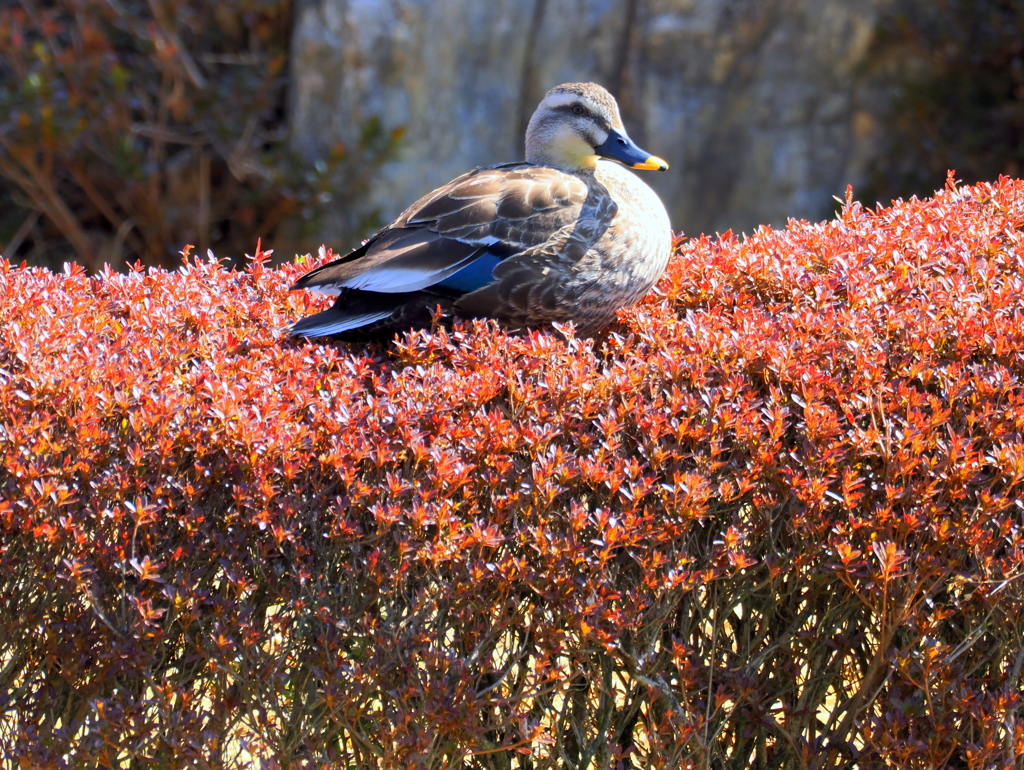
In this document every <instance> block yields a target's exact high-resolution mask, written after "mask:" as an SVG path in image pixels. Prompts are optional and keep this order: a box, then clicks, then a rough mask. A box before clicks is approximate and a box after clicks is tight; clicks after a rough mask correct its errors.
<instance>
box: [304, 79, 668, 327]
mask: <svg viewBox="0 0 1024 770" xmlns="http://www.w3.org/2000/svg"><path fill="white" fill-rule="evenodd" d="M525 158H526V159H525V161H522V162H513V163H502V164H498V165H493V166H487V167H480V168H476V169H474V170H472V171H469V172H468V173H465V174H463V175H462V176H459V177H457V178H456V179H454V180H452V181H451V182H449V183H448V184H446V185H444V186H442V187H439V188H438V189H436V190H434V191H433V192H430V193H428V194H427V195H424V196H423V197H422V198H420V199H419V200H417V201H416V202H415V203H413V204H412V205H411V206H409V208H407V209H406V210H405V211H404V212H403V213H402V215H401V216H399V217H398V219H396V220H395V221H394V222H392V223H391V224H390V225H388V226H387V227H385V228H384V229H382V230H380V231H379V232H377V233H375V234H374V235H372V236H371V237H370V238H369V239H368V240H366V241H365V242H364V243H363V244H362V245H361V246H360V247H359V248H357V249H355V250H354V251H352V252H350V253H348V254H346V255H345V256H343V257H341V258H339V259H337V260H335V261H333V262H330V263H329V264H326V265H323V266H321V267H318V268H316V269H315V270H312V271H311V272H308V273H306V274H305V275H303V276H302V277H301V278H299V279H298V280H297V281H296V282H295V284H294V285H293V286H292V287H291V288H292V290H301V289H310V290H314V291H318V292H323V293H326V294H330V295H334V296H335V297H336V299H335V301H334V304H333V305H332V306H331V307H330V308H328V309H327V310H324V311H323V312H320V313H317V314H315V315H311V316H308V317H306V318H303V319H301V320H299V321H298V322H296V323H295V324H293V325H292V326H291V327H290V329H289V333H290V334H291V335H293V336H300V337H332V338H338V339H342V340H345V339H367V338H373V337H380V336H384V335H388V334H394V333H395V332H397V331H401V330H403V329H410V328H417V327H420V328H422V327H425V326H429V325H430V323H431V321H432V318H433V317H434V313H435V312H436V311H437V309H438V307H440V308H441V310H442V311H443V312H447V313H454V314H455V315H458V316H460V317H470V318H490V319H494V320H495V321H497V322H498V323H499V325H501V326H503V327H507V328H509V329H517V330H519V329H525V328H532V327H537V326H544V325H550V324H553V323H558V324H565V323H572V324H573V325H574V327H575V330H576V333H577V334H578V335H590V336H592V335H594V334H595V333H597V332H599V331H600V330H601V329H603V328H604V327H605V326H607V325H608V324H609V323H610V322H611V321H613V320H614V319H615V315H616V311H617V310H619V309H620V308H622V307H626V306H628V305H631V304H634V303H635V302H637V301H638V300H639V299H640V298H641V297H642V296H643V295H644V294H646V293H647V291H648V290H649V289H650V288H651V287H652V286H653V285H654V283H655V282H656V281H657V280H658V278H659V276H660V275H661V274H662V272H663V271H664V269H665V267H666V265H667V264H668V260H669V256H670V254H671V251H672V227H671V225H670V223H669V217H668V213H667V212H666V211H665V206H664V204H663V203H662V201H661V199H660V198H659V197H658V195H657V194H656V193H655V192H654V191H653V190H652V189H651V188H650V187H649V186H648V185H647V184H645V183H644V182H643V180H641V179H640V178H639V177H638V176H637V175H636V174H634V173H633V171H632V170H631V169H645V170H658V171H666V170H667V169H668V163H666V162H665V161H664V160H662V159H661V158H659V157H657V156H654V155H651V154H650V153H648V152H646V151H644V150H641V149H640V148H639V147H638V146H637V145H636V143H634V142H633V140H632V139H630V138H629V135H628V134H627V132H626V129H625V127H624V126H623V124H622V117H621V115H620V114H619V107H618V104H617V103H616V101H615V98H614V97H613V96H612V95H611V94H610V93H609V92H608V91H607V90H606V89H605V88H603V87H602V86H600V85H598V84H596V83H564V84H562V85H559V86H555V87H554V88H552V89H551V90H550V91H548V92H547V94H545V96H544V98H543V99H542V100H541V102H540V105H539V106H538V107H537V109H536V111H535V112H534V113H533V116H532V117H531V118H530V121H529V124H528V126H527V129H526V155H525Z"/></svg>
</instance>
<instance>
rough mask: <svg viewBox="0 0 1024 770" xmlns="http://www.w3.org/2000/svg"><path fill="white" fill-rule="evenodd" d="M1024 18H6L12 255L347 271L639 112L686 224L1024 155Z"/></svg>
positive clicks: (857, 3) (605, 12) (1015, 172)
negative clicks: (540, 118)
mask: <svg viewBox="0 0 1024 770" xmlns="http://www.w3.org/2000/svg"><path fill="white" fill-rule="evenodd" d="M1022 41H1024V0H488V1H487V2H480V0H234V1H232V2H217V3H210V2H206V0H0V249H2V253H3V254H4V256H6V257H7V258H8V259H11V260H13V261H16V262H21V261H22V260H25V261H27V262H28V263H29V264H33V265H45V266H50V267H59V266H60V265H62V264H63V263H64V262H66V261H71V260H74V261H78V262H80V263H81V264H83V265H85V266H86V267H87V268H88V269H90V270H98V269H101V268H102V266H103V265H104V264H110V265H111V267H113V268H114V269H123V268H124V267H125V266H126V265H129V264H134V263H136V262H140V263H142V264H143V265H160V266H166V267H171V266H174V265H176V264H177V262H178V260H179V259H180V255H179V254H178V252H179V251H180V250H181V249H182V247H183V245H184V244H186V243H189V244H193V245H194V246H196V247H197V248H199V249H200V250H202V252H205V249H207V248H212V249H213V250H214V252H215V253H216V254H217V256H219V257H227V258H230V259H239V258H241V257H242V255H243V254H244V253H245V252H246V251H248V252H249V253H253V249H254V247H255V243H256V238H257V237H260V238H262V239H263V246H264V248H272V249H274V250H275V257H276V258H278V259H289V260H290V259H291V258H292V256H293V255H294V254H296V253H305V252H307V251H310V250H315V249H316V248H317V247H318V246H319V245H320V243H327V244H328V245H330V246H332V247H333V248H334V249H335V251H345V250H347V249H349V248H351V247H353V246H355V245H358V243H359V241H360V240H361V239H362V238H364V237H366V236H367V235H369V234H370V233H371V232H372V231H373V229H374V228H376V227H378V226H380V225H383V224H386V223H387V222H388V221H390V220H391V219H392V218H394V217H395V216H397V215H398V214H399V213H400V212H401V211H402V209H403V208H404V207H405V206H406V205H408V204H409V203H411V202H412V201H413V200H414V199H415V198H417V197H418V196H419V195H422V194H423V193H425V192H427V191H429V190H430V189H433V188H434V187H437V186H438V185H440V184H443V183H444V182H446V181H448V180H449V179H451V178H452V177H454V176H455V175H457V174H459V173H461V172H463V171H465V170H468V169H470V168H472V167H473V166H477V165H487V164H490V163H497V162H503V161H510V160H518V159H521V158H522V155H523V149H522V144H523V133H524V130H525V127H526V123H527V121H528V120H529V117H530V114H531V113H532V111H533V109H534V107H535V106H536V105H537V103H538V102H539V100H540V98H541V97H542V96H543V94H544V92H545V91H547V89H548V88H550V87H551V86H554V85H557V84H558V83H562V82H566V81H573V80H593V81H597V82H599V83H602V84H603V85H605V86H607V87H608V88H609V89H610V90H611V91H612V92H613V93H614V94H615V95H616V96H617V97H618V99H619V104H620V106H621V108H622V112H623V119H624V121H625V123H626V126H627V128H628V129H629V131H630V133H631V135H632V136H633V138H634V139H635V140H636V141H637V142H638V144H640V146H641V147H643V148H644V149H646V150H648V151H649V152H651V153H654V154H657V155H660V156H662V157H664V158H665V159H666V160H668V161H669V163H670V164H671V166H672V168H671V170H670V171H669V172H668V173H666V174H659V175H654V174H647V175H645V179H646V180H648V181H649V182H650V183H651V184H652V185H653V186H654V187H656V189H657V190H658V192H659V193H660V194H661V195H662V197H663V199H664V200H665V202H666V205H667V207H668V209H669V213H670V215H671V217H672V222H673V226H674V228H675V229H676V230H677V231H682V232H685V233H686V234H687V235H691V236H693V235H698V234H700V233H715V232H724V231H725V230H727V229H732V230H733V231H736V232H740V231H746V232H750V231H751V230H753V229H754V228H756V227H757V226H758V225H761V224H770V225H776V226H777V225H782V224H784V223H785V222H786V220H787V219H788V218H790V217H794V218H798V219H810V220H819V219H823V218H826V217H829V216H830V215H831V214H832V211H833V210H834V207H835V205H836V203H835V200H834V198H833V196H843V195H844V192H845V189H846V186H847V185H848V184H852V185H853V186H854V192H855V196H856V197H857V198H858V199H859V200H861V201H863V202H865V203H874V202H875V201H880V202H882V203H888V202H889V201H890V200H892V199H893V198H896V197H907V196H910V195H914V194H916V195H921V196H923V195H929V194H931V192H933V191H934V190H935V189H937V188H939V187H941V186H942V184H943V182H944V179H945V176H946V170H947V169H950V168H952V169H956V172H957V177H958V178H959V179H961V180H963V181H964V182H967V183H973V182H976V181H981V180H991V179H995V178H996V177H997V176H998V175H999V174H1008V175H1012V176H1019V175H1020V173H1021V164H1022V163H1024V42H1022Z"/></svg>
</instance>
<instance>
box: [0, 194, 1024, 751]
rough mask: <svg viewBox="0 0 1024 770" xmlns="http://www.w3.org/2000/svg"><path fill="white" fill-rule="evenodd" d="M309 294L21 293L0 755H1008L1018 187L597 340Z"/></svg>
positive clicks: (784, 254) (12, 383)
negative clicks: (410, 321) (369, 308)
mask: <svg viewBox="0 0 1024 770" xmlns="http://www.w3.org/2000/svg"><path fill="white" fill-rule="evenodd" d="M307 268H308V265H307V264H304V265H298V264H294V265H289V266H286V267H284V268H281V269H280V270H271V269H269V268H267V267H266V266H265V265H264V264H263V263H262V262H261V261H260V260H259V259H257V260H256V261H254V262H253V263H252V264H251V266H250V267H249V268H248V269H247V270H245V271H244V272H231V271H227V270H225V269H223V268H222V267H221V266H220V265H218V264H217V263H215V262H195V263H194V264H192V265H190V266H189V267H187V268H183V269H182V270H180V271H178V272H173V273H168V272H162V271H151V272H136V273H132V274H129V275H116V274H113V273H106V274H102V275H99V276H96V277H92V278H90V277H88V276H86V275H85V274H84V273H83V272H82V271H80V270H77V269H69V270H67V271H66V272H65V273H64V274H62V275H52V274H50V273H46V272H43V271H42V270H27V269H16V268H13V267H11V266H9V265H3V266H2V267H0V317H2V318H3V324H2V326H0V490H2V492H0V496H2V499H0V528H2V541H0V549H2V550H0V558H2V564H3V569H2V570H0V746H2V747H3V752H4V756H5V758H6V759H7V760H9V761H14V762H18V761H20V762H23V763H24V764H25V765H27V766H48V767H64V766H87V765H93V764H98V765H101V766H111V765H113V766H126V765H127V764H128V763H130V762H133V761H134V762H137V763H138V764H139V765H140V766H142V765H147V766H148V765H156V766H161V767H185V766H194V765H198V764H199V763H201V762H208V763H210V766H221V765H227V766H248V765H247V764H246V763H247V762H248V761H249V758H250V756H251V757H257V758H262V759H264V760H265V761H266V766H272V767H278V766H280V767H283V766H307V765H308V766H315V765H321V764H323V765H333V766H347V767H379V768H397V767H403V768H404V767H476V768H513V767H515V768H548V767H552V768H553V767H564V768H571V767H584V766H597V767H605V766H615V767H637V768H640V767H643V768H659V767H664V768H679V767H686V766H690V765H693V766H698V767H720V768H747V767H759V768H769V767H772V768H775V767H785V768H824V767H852V766H856V767H859V768H882V767H918V768H925V767H929V768H940V767H951V768H967V767H970V768H989V767H1004V766H1006V767H1009V766H1013V765H1014V764H1015V763H1019V762H1020V761H1021V758H1022V756H1024V721H1022V719H1021V711H1020V709H1021V697H1020V691H1021V685H1022V668H1024V539H1022V531H1021V530H1022V518H1024V511H1022V507H1024V503H1022V500H1024V385H1022V380H1024V182H1020V181H1014V180H1010V179H1001V180H1000V181H999V182H998V183H997V184H994V185H984V184H983V185H978V186H976V187H961V188H956V187H955V186H954V185H952V184H951V185H950V186H948V187H947V189H946V190H945V191H942V192H940V193H938V194H937V195H936V196H935V198H934V199H930V200H924V201H917V200H912V201H910V202H906V203H897V204H895V205H893V206H892V207H891V208H886V209H881V210H878V211H865V210H863V209H862V207H861V206H860V205H859V204H857V203H852V202H849V201H848V202H847V205H846V206H845V207H844V209H843V211H842V214H841V215H840V216H839V217H838V218H837V219H836V220H835V221H833V222H828V223H824V224H815V225H812V224H808V223H803V222H793V223H791V224H790V225H789V227H787V228H786V229H785V230H783V231H772V230H770V229H767V228H763V229H760V230H758V231H757V232H756V233H755V234H754V235H753V236H751V237H749V238H736V237H733V236H732V235H730V234H727V235H725V236H723V237H721V238H719V239H711V238H707V237H704V238H700V239H696V240H691V241H688V242H684V243H681V244H680V245H679V248H678V257H677V258H676V259H675V260H674V262H673V264H672V265H671V267H670V269H669V272H668V274H667V276H666V277H665V279H664V280H663V281H662V282H661V284H660V288H659V291H658V292H657V293H656V294H655V295H653V296H651V297H649V298H648V299H647V300H645V301H644V302H643V303H642V304H641V305H640V306H639V307H638V308H636V309H633V310H630V311H627V312H625V313H624V314H623V317H622V321H621V323H620V325H619V326H618V327H617V328H616V329H614V330H613V331H612V333H611V334H609V335H608V336H607V337H605V338H603V339H602V340H599V341H596V342H594V341H590V340H579V339H575V338H574V337H573V336H572V335H571V334H563V333H559V332H551V331H542V332H536V333H531V334H527V335H522V336H518V337H517V336H509V335H507V334H505V333H504V332H502V331H500V330H497V329H495V328H494V327H492V326H488V325H486V324H475V325H466V326H456V327H455V329H454V330H450V331H445V330H438V331H436V332H435V333H426V332H417V333H412V334H410V335H408V336H406V337H404V338H402V339H400V340H399V341H397V342H396V343H393V344H392V345H390V346H386V347H371V348H360V347H338V346H332V345H330V344H317V343H310V342H298V343H295V342H289V341H283V340H282V339H281V332H280V331H279V330H280V329H281V328H282V327H284V326H285V325H286V324H287V323H288V322H290V321H292V320H294V319H295V318H297V317H299V316H300V315H301V314H302V313H303V312H305V311H306V310H307V308H306V305H307V304H309V303H312V302H313V301H314V300H312V299H310V298H309V297H308V296H306V295H304V294H294V295H292V294H288V293H286V289H287V287H288V285H289V284H290V283H291V282H292V280H294V279H295V278H296V277H297V276H298V275H299V274H300V273H301V272H303V271H304V270H305V269H307ZM589 763H593V764H592V765H591V764H589Z"/></svg>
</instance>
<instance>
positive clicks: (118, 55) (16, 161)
mask: <svg viewBox="0 0 1024 770" xmlns="http://www.w3.org/2000/svg"><path fill="white" fill-rule="evenodd" d="M291 14H292V8H291V0H235V2H224V3H207V2H198V1H197V0H53V1H52V2H42V1H41V0H21V1H20V3H17V4H5V6H4V7H3V8H2V9H0V249H2V248H5V247H6V249H5V251H4V253H5V255H6V256H7V257H8V258H10V259H19V258H22V257H24V258H27V259H28V260H29V262H30V263H32V264H44V265H49V266H51V267H58V268H59V266H60V265H61V264H62V263H63V262H65V261H67V260H70V259H75V260H77V261H78V262H79V263H80V264H82V265H84V266H86V267H87V268H88V269H89V270H90V271H94V270H96V269H98V268H99V267H100V266H101V265H102V264H104V263H110V264H112V265H114V266H123V265H124V264H125V263H126V262H134V261H136V260H138V261H140V262H141V263H142V264H143V265H172V264H176V263H177V262H178V257H177V251H178V250H180V249H181V247H182V245H183V244H184V243H192V244H196V245H198V246H199V247H200V248H201V249H202V250H203V251H205V249H206V248H207V247H214V248H216V249H217V250H218V252H219V253H222V254H234V255H238V256H240V255H241V254H242V253H243V252H244V249H245V248H246V247H247V246H251V244H252V243H253V242H255V240H256V237H257V236H262V237H263V238H264V241H265V242H267V241H273V240H274V239H275V238H276V237H277V236H284V237H287V240H288V243H289V249H292V251H291V253H294V251H295V250H300V249H303V248H309V247H310V246H315V244H312V243H310V242H309V236H310V235H311V233H312V231H313V229H314V228H313V225H315V219H316V217H317V214H318V212H319V210H320V209H321V207H322V206H324V205H344V202H345V200H347V199H350V198H351V197H352V196H357V195H359V194H360V193H361V191H363V190H365V187H366V182H367V180H368V179H369V178H370V177H371V176H372V174H373V172H374V170H375V169H376V167H377V166H378V165H379V164H380V163H381V162H383V161H384V160H385V159H387V158H388V157H389V156H390V154H391V153H393V151H394V149H395V143H396V142H397V139H398V134H397V133H394V132H387V131H384V130H383V129H382V128H381V127H380V126H379V125H377V124H375V123H369V124H368V125H367V126H365V130H364V132H363V134H364V135H363V141H362V142H361V144H360V146H358V147H340V146H339V147H336V148H335V149H334V151H333V152H332V153H331V154H330V155H329V156H328V157H324V158H322V159H319V160H318V161H309V160H304V159H302V158H299V157H296V156H295V155H293V154H292V153H290V152H289V150H288V148H287V143H286V132H287V115H286V108H287V103H286V102H287V90H288V89H287V85H288V46H289V42H290V36H291Z"/></svg>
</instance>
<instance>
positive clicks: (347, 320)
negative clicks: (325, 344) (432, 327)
mask: <svg viewBox="0 0 1024 770" xmlns="http://www.w3.org/2000/svg"><path fill="white" fill-rule="evenodd" d="M438 305H441V306H442V308H447V309H450V306H451V300H450V299H448V298H446V297H443V296H438V295H434V294H428V293H426V292H406V293H402V294H383V293H379V292H373V291H362V290H359V289H343V290H342V292H341V294H340V295H339V296H338V298H337V299H336V300H335V301H334V305H333V306H332V307H330V308H329V309H327V310H324V311H323V312H321V313H317V314H315V315H311V316H309V317H307V318H302V319H300V320H299V321H297V322H295V323H294V324H292V326H291V328H290V329H289V330H288V333H289V334H290V335H292V336H295V337H332V336H336V335H341V336H342V338H344V339H348V338H351V339H363V338H376V337H379V336H381V335H383V334H386V333H393V332H394V330H395V329H400V328H410V327H413V326H423V325H428V324H429V323H430V317H431V313H432V312H433V310H434V308H435V307H437V306H438Z"/></svg>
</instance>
